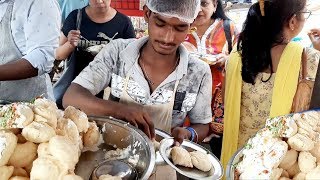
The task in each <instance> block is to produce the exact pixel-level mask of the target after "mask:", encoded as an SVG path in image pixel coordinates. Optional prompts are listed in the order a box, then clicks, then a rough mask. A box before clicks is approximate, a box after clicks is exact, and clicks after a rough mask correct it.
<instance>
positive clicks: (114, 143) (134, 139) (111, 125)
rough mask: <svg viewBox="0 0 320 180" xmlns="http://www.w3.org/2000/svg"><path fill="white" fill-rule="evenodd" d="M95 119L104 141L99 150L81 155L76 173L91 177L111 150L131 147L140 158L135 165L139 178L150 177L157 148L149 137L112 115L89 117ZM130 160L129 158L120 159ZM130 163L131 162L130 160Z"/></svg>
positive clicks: (133, 152)
mask: <svg viewBox="0 0 320 180" xmlns="http://www.w3.org/2000/svg"><path fill="white" fill-rule="evenodd" d="M89 120H90V121H95V122H96V123H97V125H98V127H99V130H100V132H101V134H102V139H103V143H102V144H101V145H99V146H98V148H99V150H97V151H86V152H83V153H82V154H81V156H80V159H79V162H78V164H77V166H76V169H75V173H76V174H77V175H79V176H81V177H82V178H83V179H88V180H89V179H90V177H91V175H92V172H93V171H94V169H95V168H96V167H97V166H98V165H99V164H100V163H101V162H103V161H105V160H106V159H105V154H106V152H107V151H109V150H115V149H116V148H120V149H123V148H127V147H128V146H130V145H131V146H130V147H131V150H130V151H129V153H130V154H131V155H138V157H139V159H138V162H137V163H136V165H135V166H134V167H133V168H135V170H136V171H137V174H138V175H137V176H138V179H143V180H145V179H148V178H149V177H150V175H151V173H152V171H153V168H154V166H155V150H154V146H153V144H152V142H151V140H149V138H148V137H147V136H146V135H145V134H144V133H143V132H142V131H141V130H139V129H138V128H136V127H134V126H132V125H130V124H128V123H126V122H124V121H121V120H118V119H115V118H112V117H89ZM120 160H122V161H125V162H126V161H129V158H124V159H120ZM128 163H129V162H128Z"/></svg>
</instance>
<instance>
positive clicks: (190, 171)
mask: <svg viewBox="0 0 320 180" xmlns="http://www.w3.org/2000/svg"><path fill="white" fill-rule="evenodd" d="M173 143H174V140H173V138H170V139H164V140H162V141H161V145H160V150H159V151H160V154H161V156H162V157H163V159H164V160H165V161H166V162H167V163H168V164H169V165H170V166H171V167H172V168H174V169H175V170H176V171H177V172H179V173H180V174H182V175H184V176H186V177H189V178H191V179H199V180H200V179H201V180H214V179H221V178H222V176H223V168H222V165H221V163H220V162H219V160H218V159H217V157H216V156H215V155H213V154H212V153H211V152H210V151H209V150H207V149H206V148H204V147H202V146H200V145H198V144H196V143H193V142H190V141H187V140H184V141H183V142H182V144H181V146H182V147H183V148H185V149H186V150H187V151H189V152H192V151H201V152H203V153H206V154H208V160H209V161H210V162H211V163H212V167H213V169H212V171H209V172H202V171H200V170H198V169H196V168H186V167H182V166H175V165H174V164H173V163H172V161H171V160H170V159H169V158H170V157H169V156H170V148H171V147H172V146H173Z"/></svg>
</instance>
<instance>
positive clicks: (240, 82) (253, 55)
mask: <svg viewBox="0 0 320 180" xmlns="http://www.w3.org/2000/svg"><path fill="white" fill-rule="evenodd" d="M305 6H306V0H270V1H265V2H264V4H262V3H260V5H259V3H256V4H254V5H252V7H251V8H250V9H249V12H248V15H247V19H246V21H245V24H244V26H243V30H242V32H241V34H240V37H239V41H238V45H237V49H236V50H235V51H234V52H233V53H232V54H231V56H230V59H229V61H228V62H227V66H226V86H225V99H224V100H225V121H224V123H225V124H224V135H223V145H222V156H221V162H222V164H223V165H224V167H226V164H227V163H228V161H229V160H230V158H231V156H232V155H233V154H234V153H235V152H236V150H237V149H239V148H241V147H242V146H243V145H244V144H245V143H246V141H247V140H248V139H249V138H250V137H251V136H252V135H254V134H255V133H256V132H257V131H258V130H259V129H261V128H262V127H263V126H264V124H265V121H266V119H267V118H268V117H275V116H279V115H284V114H289V113H290V112H296V111H302V110H306V109H308V106H309V103H310V96H311V94H312V89H313V81H312V80H314V78H315V76H316V71H317V68H318V62H319V54H318V51H316V50H313V49H304V48H303V47H302V46H300V45H299V44H297V43H294V42H290V40H291V39H292V38H293V37H295V36H296V35H298V34H299V33H300V32H301V30H302V28H303V25H304V23H305V21H306V19H307V18H308V17H309V15H310V12H309V11H308V10H306V9H305Z"/></svg>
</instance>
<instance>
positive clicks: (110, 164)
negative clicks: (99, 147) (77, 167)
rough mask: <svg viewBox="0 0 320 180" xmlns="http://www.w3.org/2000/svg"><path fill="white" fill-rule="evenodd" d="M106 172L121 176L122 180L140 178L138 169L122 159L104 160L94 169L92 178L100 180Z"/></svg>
mask: <svg viewBox="0 0 320 180" xmlns="http://www.w3.org/2000/svg"><path fill="white" fill-rule="evenodd" d="M104 174H109V175H111V176H120V177H121V179H122V180H136V179H138V173H137V171H136V170H135V169H134V168H133V167H132V166H131V165H129V164H128V163H126V162H124V161H122V160H107V161H103V162H102V163H100V164H99V165H98V167H96V169H95V170H94V171H93V173H92V176H91V178H92V180H98V179H99V177H100V176H102V175H104Z"/></svg>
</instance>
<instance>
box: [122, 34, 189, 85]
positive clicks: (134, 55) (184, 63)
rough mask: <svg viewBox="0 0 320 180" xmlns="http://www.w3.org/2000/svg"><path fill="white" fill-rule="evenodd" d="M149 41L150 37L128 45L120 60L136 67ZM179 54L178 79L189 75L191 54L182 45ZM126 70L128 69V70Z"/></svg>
mask: <svg viewBox="0 0 320 180" xmlns="http://www.w3.org/2000/svg"><path fill="white" fill-rule="evenodd" d="M148 40H149V36H145V37H142V38H140V39H137V40H135V41H133V42H132V43H130V44H128V46H127V47H126V48H125V49H124V50H123V51H121V52H120V55H119V56H120V58H121V59H123V60H124V61H125V62H130V63H126V65H127V66H128V67H127V68H129V67H130V66H132V65H134V63H135V61H136V60H137V59H138V56H139V55H140V49H141V48H142V46H143V45H144V44H145V43H146V42H147V41H148ZM179 53H180V62H179V66H178V67H177V68H178V69H177V73H178V76H179V77H178V78H179V79H180V78H182V76H183V75H185V74H187V71H188V62H189V53H188V50H187V49H186V48H185V47H184V46H183V45H182V44H181V45H180V46H179ZM127 68H126V69H127Z"/></svg>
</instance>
